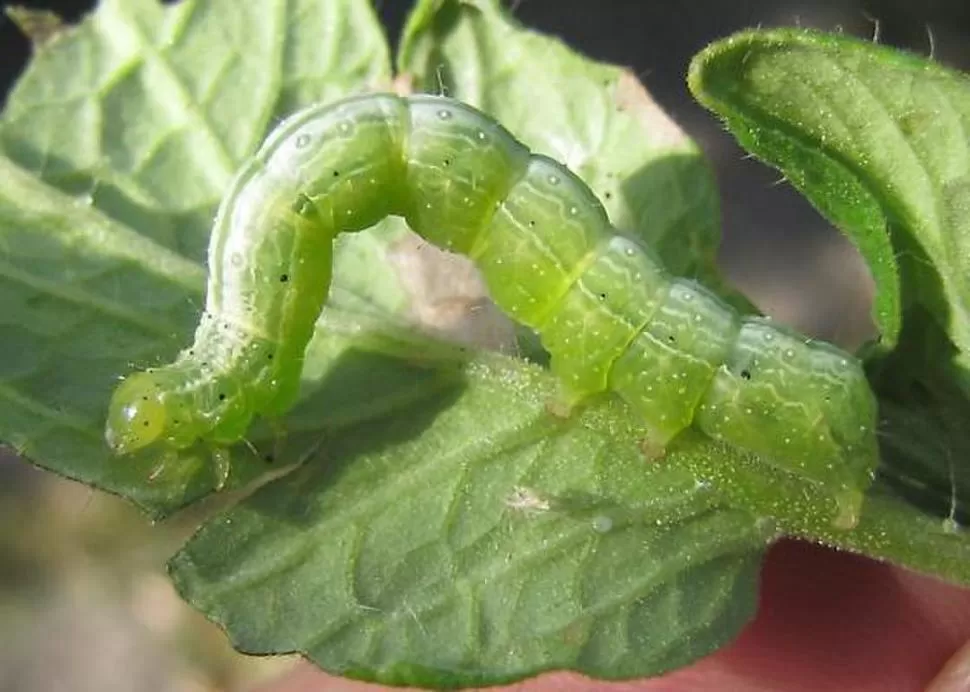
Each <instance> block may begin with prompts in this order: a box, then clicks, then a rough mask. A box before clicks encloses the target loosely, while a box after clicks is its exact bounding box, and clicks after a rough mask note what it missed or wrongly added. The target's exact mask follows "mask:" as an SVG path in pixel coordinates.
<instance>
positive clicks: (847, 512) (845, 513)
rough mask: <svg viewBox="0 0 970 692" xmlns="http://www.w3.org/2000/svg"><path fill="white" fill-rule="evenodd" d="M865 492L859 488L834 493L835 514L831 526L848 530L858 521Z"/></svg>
mask: <svg viewBox="0 0 970 692" xmlns="http://www.w3.org/2000/svg"><path fill="white" fill-rule="evenodd" d="M865 497H866V496H865V493H863V492H862V491H861V490H841V491H839V492H837V493H835V516H834V517H832V526H834V527H835V528H837V529H843V530H846V531H848V530H849V529H854V528H855V527H856V524H858V523H859V515H860V514H861V513H862V503H863V501H864V500H865Z"/></svg>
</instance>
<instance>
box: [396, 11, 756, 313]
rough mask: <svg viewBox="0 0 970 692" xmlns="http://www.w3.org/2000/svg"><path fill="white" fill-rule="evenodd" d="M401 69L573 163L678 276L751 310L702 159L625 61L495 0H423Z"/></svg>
mask: <svg viewBox="0 0 970 692" xmlns="http://www.w3.org/2000/svg"><path fill="white" fill-rule="evenodd" d="M397 66H398V70H399V71H400V72H401V73H402V74H403V75H404V76H406V77H409V78H410V80H411V81H413V83H414V88H415V90H417V91H428V92H441V91H443V92H444V93H446V94H448V95H449V96H454V97H455V98H459V99H461V100H462V101H465V102H466V103H470V104H472V105H474V106H477V107H479V108H481V109H482V110H483V111H485V112H486V113H489V114H491V115H492V116H494V117H495V118H496V119H497V120H498V121H499V122H501V123H502V124H503V125H504V126H505V127H507V128H508V129H509V130H510V131H511V132H512V133H513V134H514V135H515V136H516V137H517V138H518V139H519V140H521V141H522V142H524V143H526V144H527V145H528V146H529V147H530V148H532V149H533V150H535V151H538V152H541V153H543V154H546V155H548V156H551V157H552V158H554V159H556V160H557V161H561V162H562V163H564V164H565V165H567V166H568V167H569V168H570V169H571V170H572V171H574V172H576V173H577V174H578V175H579V176H580V177H581V178H583V180H584V181H585V182H586V184H587V185H589V186H590V188H592V190H593V192H595V193H596V196H597V197H598V198H599V199H600V200H601V201H602V202H603V204H604V206H605V207H606V209H607V211H608V212H609V214H610V219H611V220H612V222H613V223H614V225H616V226H617V227H619V228H621V229H624V230H627V231H630V232H633V233H635V234H637V235H639V236H640V237H641V238H643V239H644V240H645V241H646V242H647V243H648V244H650V246H651V247H653V248H654V249H655V250H657V252H658V253H659V254H660V255H661V256H662V257H663V259H664V261H665V263H666V265H667V267H668V268H669V269H670V271H671V272H673V273H674V274H677V275H681V276H694V277H698V278H699V279H700V280H702V281H703V282H704V283H705V284H707V285H708V286H710V287H712V288H715V289H717V290H718V291H719V292H721V293H722V294H724V295H725V296H726V297H728V298H729V299H731V300H732V302H734V303H735V304H736V305H738V306H739V307H741V309H743V310H745V311H748V312H751V311H752V308H751V305H750V303H748V302H747V300H746V299H744V298H743V297H741V296H739V295H737V294H736V293H734V292H733V291H732V290H731V289H729V288H727V287H726V286H725V285H724V283H723V281H722V279H721V276H720V274H719V272H718V270H717V268H716V266H715V260H716V254H717V246H718V242H719V240H720V228H719V224H720V219H719V211H718V206H719V205H718V198H717V188H716V185H715V183H714V177H713V175H712V174H711V170H710V168H709V167H708V165H707V162H706V161H705V159H704V157H703V156H702V154H701V152H700V149H699V148H698V146H697V145H696V144H695V143H694V142H693V141H692V140H690V139H689V138H688V137H687V135H686V134H685V133H684V131H683V130H681V129H680V127H679V126H678V125H677V124H676V123H675V122H674V121H673V120H672V119H671V118H670V116H669V115H667V114H666V113H665V112H664V111H663V110H661V108H660V106H658V105H657V103H656V102H655V101H654V100H653V97H652V96H651V95H650V94H649V93H648V92H647V91H646V90H645V89H644V88H643V85H642V84H640V82H639V80H637V78H636V76H635V75H633V74H632V73H631V72H630V71H629V70H628V69H625V68H621V67H617V66H616V65H609V64H606V63H599V62H594V61H592V60H589V59H588V58H586V57H584V56H581V55H578V54H577V53H575V52H573V51H572V50H570V49H569V47H568V46H566V45H565V44H563V43H562V42H561V41H559V40H558V39H555V38H552V37H549V36H543V35H541V34H538V33H536V32H534V31H530V30H528V29H526V28H524V27H522V26H520V25H519V24H517V23H516V22H515V21H514V20H513V19H512V18H511V17H510V16H509V15H508V14H507V13H506V11H505V10H504V9H503V8H502V7H501V3H500V2H498V0H420V2H418V3H417V4H416V6H415V8H414V11H413V12H412V14H411V15H410V18H409V20H408V22H407V24H406V26H405V28H404V34H403V36H402V39H401V45H400V50H399V52H398V57H397Z"/></svg>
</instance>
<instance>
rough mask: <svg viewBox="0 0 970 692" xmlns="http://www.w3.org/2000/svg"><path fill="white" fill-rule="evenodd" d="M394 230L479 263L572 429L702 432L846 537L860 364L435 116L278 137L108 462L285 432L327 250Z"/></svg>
mask: <svg viewBox="0 0 970 692" xmlns="http://www.w3.org/2000/svg"><path fill="white" fill-rule="evenodd" d="M388 215H398V216H403V217H404V218H405V219H406V220H407V222H408V224H409V225H410V226H411V228H412V229H413V230H414V231H415V232H417V233H418V234H420V235H421V236H423V237H424V238H426V239H427V240H429V241H430V242H432V243H434V244H436V245H438V246H441V247H444V248H446V249H450V250H453V251H455V252H460V253H463V254H466V255H468V256H469V257H471V258H472V259H473V260H474V262H475V263H476V265H477V266H478V267H479V269H480V270H481V272H482V275H483V277H484V279H485V281H486V283H487V285H488V287H489V290H490V293H491V296H492V298H493V299H494V300H495V302H496V303H497V304H498V306H499V307H500V308H501V309H502V310H503V311H505V312H506V313H508V314H509V315H510V316H512V317H513V318H515V319H516V320H518V321H519V322H521V323H523V324H525V325H527V326H529V327H532V328H533V329H535V330H536V332H537V333H538V334H539V336H540V338H541V340H542V343H543V345H544V346H545V348H546V349H547V350H548V351H549V352H550V354H551V356H552V363H551V368H552V370H553V372H554V373H555V374H556V375H557V376H558V378H559V380H560V382H561V388H562V400H563V401H562V403H563V404H564V407H565V408H567V409H568V408H570V407H572V406H575V405H576V404H578V403H580V402H581V401H582V400H583V399H585V398H587V397H590V396H592V395H595V394H598V393H601V392H604V391H614V392H616V393H617V394H618V395H619V396H621V397H622V398H623V399H624V400H626V401H627V403H628V404H629V405H630V406H631V407H632V408H633V409H634V410H635V411H636V412H637V413H638V414H639V415H640V416H641V417H642V419H643V421H644V428H645V430H646V433H647V438H648V442H649V446H650V447H652V448H655V449H658V450H659V449H663V448H664V447H665V446H666V445H667V444H668V442H669V441H670V440H671V439H673V438H674V437H675V436H676V435H677V434H678V433H679V432H681V431H682V430H683V429H684V428H686V427H688V426H690V425H696V426H697V427H698V428H699V429H700V430H702V431H703V432H704V433H706V434H707V435H709V436H711V437H713V438H716V439H718V440H722V441H723V442H725V443H727V444H730V445H734V446H737V447H740V448H744V449H748V450H751V451H753V452H757V453H758V454H759V455H761V456H763V457H764V458H765V459H767V460H769V461H771V462H773V463H774V464H776V465H777V466H778V467H780V468H782V469H785V470H787V471H789V472H792V473H795V474H797V475H799V476H801V477H803V478H805V479H808V480H810V481H813V482H815V483H818V484H820V485H821V486H823V487H824V488H826V489H827V490H828V491H831V494H832V495H833V496H834V497H835V498H836V499H837V503H838V505H839V507H838V512H837V514H838V516H837V517H836V521H837V522H838V523H840V524H841V525H846V526H848V525H852V524H853V523H854V522H855V519H856V517H857V516H858V509H859V505H860V504H861V501H862V493H863V491H864V489H865V488H866V487H867V485H868V483H869V482H870V481H871V475H872V471H873V468H874V466H875V464H876V461H877V450H876V443H875V417H876V408H875V400H874V398H873V395H872V393H871V391H870V389H869V387H868V384H867V382H866V379H865V376H864V374H863V371H862V368H861V366H860V364H859V362H858V361H857V360H856V359H855V358H853V357H852V356H850V355H849V354H847V353H844V352H842V351H840V350H838V349H835V348H834V347H832V346H829V345H827V344H824V343H821V342H815V341H810V340H806V339H804V338H803V337H800V336H797V335H795V334H793V333H791V332H789V331H788V330H785V329H782V328H779V327H777V326H775V325H773V324H772V323H771V322H770V321H767V320H764V319H762V318H748V317H744V318H743V317H740V316H739V315H738V314H737V313H736V312H735V311H734V310H733V309H732V308H731V307H729V306H728V305H727V304H725V303H724V302H723V301H721V300H720V299H719V298H717V297H716V296H715V295H713V294H712V293H711V292H709V291H707V290H706V289H704V288H703V287H701V286H699V285H697V284H695V283H694V282H691V281H687V280H683V279H678V278H675V277H672V276H670V275H669V274H668V273H667V271H666V270H665V269H664V267H663V265H662V264H661V262H660V260H659V259H658V258H657V257H656V256H655V255H654V253H652V252H651V251H650V250H649V249H648V248H646V247H644V246H643V245H641V244H639V243H638V242H636V241H634V240H632V239H630V238H627V237H626V236H624V235H622V234H620V233H619V232H618V231H617V230H616V229H615V228H613V227H612V225H611V224H610V222H609V218H608V216H607V214H606V212H605V210H604V209H603V207H602V205H601V204H600V203H599V201H598V200H597V199H596V198H595V196H594V195H593V193H592V192H591V191H590V190H589V188H588V187H587V186H586V185H585V184H584V183H583V182H582V181H581V180H580V179H579V178H578V177H577V176H575V175H574V174H572V173H571V172H570V171H569V170H567V169H566V168H565V167H563V166H561V165H560V164H558V163H556V162H555V161H553V160H551V159H549V158H547V157H544V156H541V155H535V154H531V153H530V152H529V151H528V149H526V148H525V147H524V146H523V145H522V144H520V143H519V142H518V141H516V140H515V139H514V138H513V137H512V135H511V134H509V133H508V132H507V131H506V130H505V129H504V128H503V127H502V126H501V125H499V124H498V123H496V122H495V121H493V120H491V119H490V118H488V117H487V116H485V115H483V114H482V113H480V112H478V111H477V110H475V109H473V108H471V107H469V106H467V105H465V104H462V103H459V102H457V101H454V100H451V99H447V98H440V97H433V96H415V97H410V98H400V97H396V96H391V95H372V96H364V97H358V98H353V99H348V100H345V101H342V102H339V103H336V104H331V105H326V106H314V107H311V108H308V109H306V110H304V111H301V112H300V113H298V114H296V115H294V116H293V117H291V118H289V119H288V120H286V121H285V122H284V123H282V124H281V125H280V126H279V127H278V128H277V129H276V130H274V132H273V133H272V134H271V135H270V136H269V137H268V138H267V140H266V142H265V144H264V145H263V146H262V147H261V149H260V150H259V151H258V152H257V154H256V155H255V156H254V157H253V159H252V160H251V161H250V162H249V164H247V166H246V167H245V168H244V169H243V171H242V172H241V173H240V174H239V176H238V177H237V179H236V181H235V183H234V184H233V186H232V188H231V190H230V192H229V193H228V195H227V196H226V197H225V199H224V200H223V203H222V205H221V207H220V210H219V213H218V216H217V219H216V222H215V227H214V229H213V234H212V238H211V243H210V248H209V283H208V288H207V297H206V307H205V312H204V314H203V316H202V320H201V322H200V324H199V327H198V329H197V332H196V335H195V342H194V344H193V345H192V346H191V347H190V348H188V349H186V350H185V351H183V352H182V353H181V354H180V356H179V357H178V358H177V360H176V361H175V362H174V363H173V364H171V365H169V366H165V367H162V368H157V369H154V370H152V371H148V372H144V373H135V374H134V375H132V376H130V377H129V378H127V379H126V380H125V381H124V382H123V383H122V384H121V385H120V386H119V388H118V390H117V391H116V392H115V395H114V397H113V399H112V402H111V405H110V410H109V416H108V425H107V433H106V435H107V440H108V442H109V444H110V445H111V446H112V447H113V448H114V449H115V450H116V451H118V452H120V453H125V452H130V451H134V450H136V449H139V448H142V447H145V446H147V445H150V444H154V443H158V444H162V445H167V446H169V447H175V448H182V447H186V446H189V445H191V444H194V443H195V442H197V441H199V440H203V441H208V442H210V443H213V444H215V445H226V444H229V443H231V442H234V441H235V440H238V439H239V438H240V437H241V436H242V435H243V434H244V432H245V430H246V428H247V427H248V426H249V423H250V421H251V419H252V417H253V416H254V415H262V416H267V417H278V416H280V415H282V414H283V413H285V412H286V410H287V409H288V408H289V407H291V406H292V404H293V403H294V401H295V399H296V396H297V388H298V384H299V377H300V372H301V370H302V365H303V356H304V350H305V348H306V345H307V343H308V341H309V339H310V336H311V334H312V330H313V325H314V322H315V321H316V318H317V316H318V314H319V312H320V310H321V309H322V306H323V303H324V301H325V299H326V296H327V292H328V289H329V282H330V275H331V265H332V254H333V250H332V247H333V240H334V238H335V237H336V235H337V234H338V233H342V232H355V231H359V230H362V229H364V228H367V227H369V226H371V225H373V224H375V223H377V222H378V221H380V220H381V219H383V218H384V217H386V216H388Z"/></svg>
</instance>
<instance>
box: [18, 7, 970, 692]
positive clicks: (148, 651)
mask: <svg viewBox="0 0 970 692" xmlns="http://www.w3.org/2000/svg"><path fill="white" fill-rule="evenodd" d="M0 4H6V3H5V2H4V0H0ZM17 4H20V5H25V6H27V7H31V8H36V9H48V10H53V11H55V12H57V13H58V14H60V15H61V16H62V17H64V18H66V19H67V20H70V21H76V20H77V19H79V18H80V17H81V16H82V15H83V14H84V13H86V12H89V11H90V10H91V9H92V8H93V6H94V5H95V2H94V1H93V0H65V1H62V2H56V1H53V0H51V1H43V0H33V1H31V0H19V2H18V3H17ZM411 4H412V3H411V2H409V1H408V0H383V1H381V0H377V1H376V2H375V5H376V7H377V8H378V10H379V12H380V14H381V17H382V19H383V21H384V24H385V27H386V30H387V33H388V35H389V36H390V37H391V38H392V41H393V37H395V36H397V34H398V33H399V31H400V27H401V24H402V22H403V20H404V17H405V16H406V14H407V12H408V10H409V8H410V6H411ZM508 4H509V6H510V7H511V8H512V9H513V11H514V13H515V15H516V16H517V17H518V19H519V20H520V21H521V22H522V23H524V24H526V25H528V26H531V27H533V28H535V29H538V30H540V31H543V32H546V33H550V34H555V35H558V36H560V37H561V38H563V39H564V40H565V41H566V42H567V43H569V44H570V45H571V46H572V47H573V48H575V49H577V50H579V51H581V52H583V53H585V54H587V55H589V56H591V57H594V58H596V59H599V60H605V61H609V62H613V63H617V64H621V65H628V66H631V67H632V68H633V70H634V71H635V72H637V73H638V74H639V75H640V78H641V80H642V81H643V82H644V83H645V84H646V85H647V88H648V89H649V90H650V91H651V92H652V94H653V95H654V97H655V98H656V100H657V101H658V102H659V103H660V104H661V105H662V106H663V107H664V108H665V109H666V110H667V111H668V112H669V113H671V114H672V115H673V117H674V118H675V119H676V120H677V121H678V122H679V123H680V124H681V126H683V127H684V129H686V130H687V132H688V133H689V134H690V135H691V136H692V137H694V138H695V139H696V140H697V141H698V142H699V143H700V145H701V146H702V147H703V149H704V151H705V153H706V154H707V156H708V158H709V159H710V161H711V163H712V165H713V166H714V167H715V169H716V174H717V177H718V182H719V185H720V189H721V199H722V217H723V242H722V249H721V266H722V268H723V269H724V271H725V273H726V275H727V276H728V278H729V279H730V280H731V281H732V283H734V284H735V285H736V286H737V287H738V288H740V289H741V290H743V291H744V292H745V293H747V294H748V295H749V296H750V297H751V298H752V299H753V300H754V301H755V302H756V303H757V304H758V305H759V306H760V307H761V308H762V310H764V311H765V312H766V313H768V314H770V315H772V316H774V317H776V318H777V319H779V320H782V321H784V322H787V323H789V324H792V325H794V326H796V327H797V328H799V329H800V330H801V331H803V332H805V333H808V334H811V335H814V336H818V337H821V338H825V339H827V340H830V341H834V342H837V343H840V344H843V345H845V346H850V347H851V346H853V345H855V344H858V343H860V342H861V341H862V340H864V338H865V337H866V336H867V334H869V331H870V329H871V326H870V323H869V319H868V309H869V302H870V300H871V291H872V287H871V282H870V280H869V277H868V274H867V272H866V269H865V267H864V266H863V265H862V263H861V262H860V260H859V258H858V256H857V255H856V253H855V252H854V250H853V249H852V248H851V247H849V246H848V245H847V243H846V242H845V241H844V240H843V239H842V237H841V236H840V235H839V234H838V233H837V232H835V231H834V230H833V229H832V228H830V227H829V226H828V224H826V223H825V221H823V220H822V219H821V218H820V217H819V216H818V215H817V214H816V213H815V212H814V210H812V208H811V207H810V206H809V205H808V204H807V202H805V201H804V200H803V199H801V197H799V196H798V194H797V193H795V192H794V191H793V190H792V189H791V188H790V187H789V186H788V185H787V184H785V183H780V182H779V178H780V175H779V174H778V173H777V172H775V171H773V170H771V169H768V168H766V167H765V166H763V165H761V164H759V163H757V162H756V161H753V160H750V159H746V158H744V154H743V152H742V151H741V150H740V149H739V148H738V147H737V146H736V145H735V143H734V141H733V139H731V138H730V137H729V136H728V135H727V134H726V133H725V132H724V131H723V130H722V129H721V127H720V126H719V124H718V123H717V121H716V120H715V119H714V118H712V117H711V116H710V115H709V114H708V113H707V112H706V111H704V110H703V109H701V108H700V107H699V106H698V105H696V104H695V103H694V102H693V100H692V99H691V97H690V95H689V93H688V91H687V88H686V86H685V84H684V72H685V70H686V67H687V64H688V62H689V60H690V57H691V56H692V55H693V54H694V53H696V52H697V51H698V50H700V49H701V48H703V47H704V46H705V45H706V44H707V43H709V42H710V41H712V40H714V39H715V38H718V37H721V36H725V35H727V34H729V33H731V32H733V31H736V30H738V29H741V28H745V27H750V26H757V25H761V26H786V25H801V26H812V27H817V28H820V29H825V30H829V31H843V32H845V33H846V34H851V35H855V36H859V37H865V38H872V37H873V35H874V34H875V33H876V31H877V27H878V40H879V42H880V43H883V44H888V45H894V46H898V47H902V48H906V49H908V50H911V51H913V52H916V53H919V54H922V55H930V54H931V53H932V55H933V56H934V57H935V58H936V59H937V60H940V61H941V62H943V63H945V64H948V65H950V66H952V67H956V68H960V69H963V70H967V71H970V2H967V0H919V1H912V0H869V1H866V2H862V1H855V0H827V1H824V2H823V1H815V2H809V1H807V0H804V1H801V2H797V1H790V2H769V1H762V0H738V1H735V2H730V3H727V2H722V1H720V0H680V2H676V3H670V2H649V1H647V0H596V2H591V1H590V0H518V1H517V2H510V3H508ZM29 54H30V46H29V44H28V42H27V41H26V39H25V38H24V37H23V36H22V35H21V34H20V33H19V32H18V31H17V29H16V28H15V27H14V26H13V25H12V24H11V23H10V21H9V20H7V19H6V18H5V17H0V95H2V97H3V98H5V95H6V93H7V91H8V90H9V89H10V87H11V86H12V84H13V83H14V81H15V80H16V78H17V76H18V74H19V73H20V72H21V71H22V70H23V68H24V66H25V65H26V63H27V60H28V58H29ZM194 525H195V521H194V519H193V517H192V516H183V517H180V518H179V519H178V520H177V521H176V522H172V523H168V524H166V525H165V526H161V527H152V526H150V525H149V523H148V522H147V521H146V520H145V519H144V518H143V517H142V516H141V515H139V514H138V513H137V512H136V511H135V510H134V509H133V508H131V507H130V506H128V505H127V504H126V503H124V502H122V501H121V500H118V499H116V498H113V497H110V496H107V495H104V494H102V493H94V492H92V491H90V490H88V489H87V488H85V487H83V486H80V485H78V484H75V483H72V482H70V481H65V480H62V479H59V478H57V477H55V476H53V475H52V474H48V473H45V472H40V471H37V470H34V469H33V468H32V467H30V466H28V465H26V464H24V463H22V462H19V461H17V460H15V459H13V458H12V457H11V456H9V455H4V453H3V450H2V449H0V692H8V691H11V692H12V691H15V690H16V691H17V692H40V691H44V692H49V691H59V690H71V691H72V692H87V691H88V690H90V691H94V690H98V691H101V692H114V691H116V690H117V691H119V692H120V691H121V690H144V691H148V692H152V691H156V690H157V691H163V690H164V691H169V690H180V691H182V690H184V691H186V692H189V691H203V690H236V689H246V688H248V687H250V686H252V685H253V684H255V683H256V682H257V681H259V680H264V679H266V678H267V677H271V676H273V675H275V674H277V673H278V672H280V671H281V670H284V669H285V668H287V667H288V666H289V665H292V661H291V660H286V659H258V658H249V657H244V656H241V655H238V654H235V653H234V652H233V651H232V650H231V649H230V648H229V647H228V645H227V644H226V643H225V642H224V639H223V636H222V633H221V632H220V631H219V630H218V629H217V628H216V627H215V626H213V625H211V624H209V623H208V622H207V621H205V619H204V618H202V617H201V616H199V615H197V614H195V613H194V612H193V611H191V610H190V609H189V608H188V607H187V606H184V605H183V604H182V603H181V601H180V600H179V598H178V596H176V595H175V593H174V591H173V590H172V588H171V587H170V585H169V584H168V581H167V579H166V577H165V575H164V562H165V559H166V558H167V557H168V556H169V555H171V554H172V553H173V552H174V551H175V550H176V549H177V547H178V545H179V544H180V543H181V542H182V541H183V540H184V539H185V538H186V537H187V536H188V535H189V534H190V533H191V531H192V529H193V527H194Z"/></svg>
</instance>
